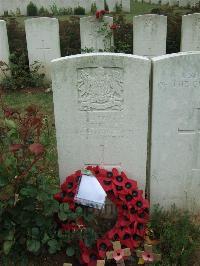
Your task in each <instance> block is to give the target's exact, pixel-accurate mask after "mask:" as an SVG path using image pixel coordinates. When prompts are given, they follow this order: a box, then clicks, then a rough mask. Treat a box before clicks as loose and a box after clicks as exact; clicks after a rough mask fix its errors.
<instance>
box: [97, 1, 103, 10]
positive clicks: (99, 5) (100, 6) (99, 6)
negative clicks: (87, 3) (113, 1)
mask: <svg viewBox="0 0 200 266" xmlns="http://www.w3.org/2000/svg"><path fill="white" fill-rule="evenodd" d="M95 3H96V6H97V10H103V9H104V8H105V7H104V1H103V0H95Z"/></svg>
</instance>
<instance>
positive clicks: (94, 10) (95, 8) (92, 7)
mask: <svg viewBox="0 0 200 266" xmlns="http://www.w3.org/2000/svg"><path fill="white" fill-rule="evenodd" d="M96 11H97V5H96V3H92V5H91V11H90V12H91V14H93V15H94V14H95V13H96Z"/></svg>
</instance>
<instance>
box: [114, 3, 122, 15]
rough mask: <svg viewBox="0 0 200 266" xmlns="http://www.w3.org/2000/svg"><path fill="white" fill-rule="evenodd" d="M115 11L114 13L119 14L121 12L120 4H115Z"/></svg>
mask: <svg viewBox="0 0 200 266" xmlns="http://www.w3.org/2000/svg"><path fill="white" fill-rule="evenodd" d="M115 11H116V13H121V12H122V4H118V3H116V4H115Z"/></svg>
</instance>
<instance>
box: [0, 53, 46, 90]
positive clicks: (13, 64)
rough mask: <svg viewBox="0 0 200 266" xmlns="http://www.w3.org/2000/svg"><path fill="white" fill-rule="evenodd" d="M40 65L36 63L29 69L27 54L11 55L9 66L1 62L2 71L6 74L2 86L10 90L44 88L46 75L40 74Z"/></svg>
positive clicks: (0, 68)
mask: <svg viewBox="0 0 200 266" xmlns="http://www.w3.org/2000/svg"><path fill="white" fill-rule="evenodd" d="M40 67H41V66H40V64H38V63H37V62H35V63H34V64H33V65H32V66H31V67H30V69H31V70H30V69H29V65H28V58H27V55H25V54H18V53H14V54H11V55H10V63H9V65H7V64H5V63H3V62H1V64H0V70H1V71H2V73H3V74H4V78H3V80H2V83H1V84H2V86H3V88H5V89H8V90H16V89H21V88H26V87H43V86H44V74H39V73H38V70H39V69H40Z"/></svg>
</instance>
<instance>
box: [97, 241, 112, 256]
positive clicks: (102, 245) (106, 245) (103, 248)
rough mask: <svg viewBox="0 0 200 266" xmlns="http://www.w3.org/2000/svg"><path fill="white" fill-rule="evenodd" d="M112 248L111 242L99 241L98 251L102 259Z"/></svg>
mask: <svg viewBox="0 0 200 266" xmlns="http://www.w3.org/2000/svg"><path fill="white" fill-rule="evenodd" d="M111 247H112V244H111V242H110V240H108V239H107V238H105V239H104V238H102V239H98V240H97V249H98V254H99V257H100V258H104V257H105V255H106V252H107V251H108V250H109V249H110V248H111Z"/></svg>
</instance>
